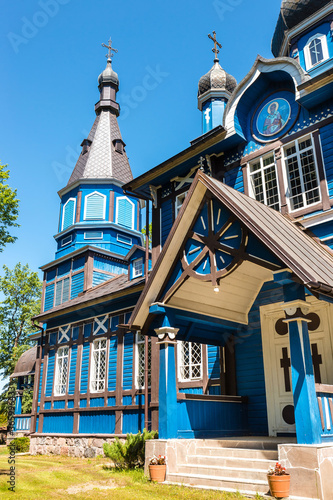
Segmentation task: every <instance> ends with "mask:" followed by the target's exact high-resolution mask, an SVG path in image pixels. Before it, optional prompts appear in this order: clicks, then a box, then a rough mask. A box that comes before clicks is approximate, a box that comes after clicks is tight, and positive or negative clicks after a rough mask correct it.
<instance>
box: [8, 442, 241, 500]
mask: <svg viewBox="0 0 333 500" xmlns="http://www.w3.org/2000/svg"><path fill="white" fill-rule="evenodd" d="M8 468H9V465H8V463H7V450H6V453H5V454H3V453H2V449H1V450H0V498H3V499H6V500H7V499H9V498H14V497H15V500H45V499H47V500H52V499H63V498H73V500H93V499H96V498H98V499H112V500H132V499H133V498H135V499H136V500H153V499H156V500H157V499H158V500H243V499H245V497H244V496H242V495H240V494H239V493H224V492H217V491H212V490H204V491H203V490H197V489H192V488H185V487H183V486H173V485H171V486H169V485H162V484H157V483H151V482H150V481H149V480H148V479H147V478H146V477H145V476H144V474H143V471H142V470H134V471H115V470H114V469H110V468H109V467H108V459H105V458H102V457H98V458H95V459H80V458H69V457H59V456H49V457H46V456H29V455H25V456H19V457H17V461H16V472H17V476H16V489H15V494H12V493H11V492H10V491H8V485H7V483H6V481H7V480H8V476H6V473H7V472H8ZM108 486H113V487H114V488H112V489H110V488H109V489H106V487H108ZM91 487H93V488H94V489H91ZM73 488H76V490H75V491H74V490H73ZM83 488H85V489H83Z"/></svg>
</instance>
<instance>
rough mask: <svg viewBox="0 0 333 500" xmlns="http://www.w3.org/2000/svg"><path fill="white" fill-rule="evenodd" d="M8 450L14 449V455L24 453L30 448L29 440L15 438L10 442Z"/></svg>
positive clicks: (26, 438)
mask: <svg viewBox="0 0 333 500" xmlns="http://www.w3.org/2000/svg"><path fill="white" fill-rule="evenodd" d="M8 448H11V449H13V448H15V452H16V453H26V452H28V451H29V448H30V439H29V438H28V437H17V438H14V439H12V440H11V442H10V444H9V445H8Z"/></svg>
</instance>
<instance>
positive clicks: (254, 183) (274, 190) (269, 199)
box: [249, 154, 280, 210]
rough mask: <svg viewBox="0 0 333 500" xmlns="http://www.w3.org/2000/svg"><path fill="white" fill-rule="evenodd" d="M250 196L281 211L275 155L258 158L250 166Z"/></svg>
mask: <svg viewBox="0 0 333 500" xmlns="http://www.w3.org/2000/svg"><path fill="white" fill-rule="evenodd" d="M249 180H250V195H251V196H252V197H253V198H255V199H256V200H258V201H260V202H261V203H264V204H265V205H267V206H269V207H271V208H274V209H275V210H279V209H280V198H279V189H278V179H277V172H276V165H275V161H274V154H269V155H267V156H263V157H261V158H258V159H257V160H255V161H254V162H252V163H250V165H249Z"/></svg>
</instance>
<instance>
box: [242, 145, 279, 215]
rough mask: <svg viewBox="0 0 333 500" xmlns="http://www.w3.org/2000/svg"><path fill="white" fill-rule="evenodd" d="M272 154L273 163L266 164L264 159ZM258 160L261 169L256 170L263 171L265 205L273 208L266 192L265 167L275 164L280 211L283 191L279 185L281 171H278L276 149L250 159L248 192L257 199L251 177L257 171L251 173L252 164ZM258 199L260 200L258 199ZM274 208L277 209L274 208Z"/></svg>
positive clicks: (248, 164) (248, 165)
mask: <svg viewBox="0 0 333 500" xmlns="http://www.w3.org/2000/svg"><path fill="white" fill-rule="evenodd" d="M270 156H273V163H271V164H269V165H266V166H264V160H265V159H266V158H269V157H270ZM258 162H259V163H260V169H258V170H257V171H256V172H258V171H260V173H261V181H262V186H263V196H264V205H266V206H267V207H270V208H273V207H272V206H271V205H267V193H266V186H265V178H264V171H265V169H268V168H269V167H270V166H271V165H273V164H274V167H275V177H276V187H277V194H278V204H279V209H278V211H279V212H280V211H281V205H282V202H281V193H280V186H279V171H278V166H277V161H276V156H275V152H274V150H272V151H269V152H268V153H265V154H263V155H261V156H258V157H256V158H254V159H253V160H251V161H249V162H248V163H247V172H248V193H249V196H250V197H251V198H252V199H254V200H257V198H256V196H255V192H254V190H253V186H252V183H251V177H253V175H254V173H255V172H253V173H251V165H254V164H255V163H258ZM257 201H259V200H257ZM259 203H262V202H261V201H259ZM273 210H276V209H274V208H273Z"/></svg>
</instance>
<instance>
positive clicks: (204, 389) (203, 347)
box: [201, 344, 209, 394]
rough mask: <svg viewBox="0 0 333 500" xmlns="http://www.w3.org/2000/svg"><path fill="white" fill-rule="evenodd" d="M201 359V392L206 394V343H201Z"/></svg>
mask: <svg viewBox="0 0 333 500" xmlns="http://www.w3.org/2000/svg"><path fill="white" fill-rule="evenodd" d="M201 356H202V358H201V360H202V385H203V393H204V394H206V393H207V390H208V385H209V378H208V349H207V344H201Z"/></svg>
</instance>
